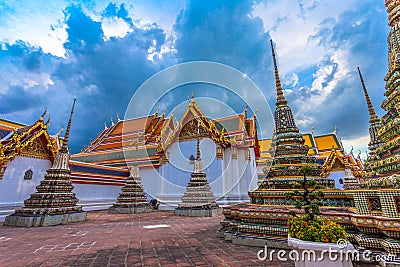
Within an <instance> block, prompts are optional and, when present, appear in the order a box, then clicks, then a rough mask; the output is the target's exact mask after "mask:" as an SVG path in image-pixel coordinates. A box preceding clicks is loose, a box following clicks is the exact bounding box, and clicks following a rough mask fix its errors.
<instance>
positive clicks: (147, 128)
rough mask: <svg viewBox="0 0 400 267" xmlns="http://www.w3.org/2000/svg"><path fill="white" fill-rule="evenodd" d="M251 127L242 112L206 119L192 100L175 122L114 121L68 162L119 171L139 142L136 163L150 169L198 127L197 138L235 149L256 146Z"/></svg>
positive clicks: (252, 121)
mask: <svg viewBox="0 0 400 267" xmlns="http://www.w3.org/2000/svg"><path fill="white" fill-rule="evenodd" d="M255 124H256V119H255V117H253V118H251V119H249V118H246V112H243V114H236V115H232V116H228V117H223V118H217V119H210V118H208V117H207V116H206V115H205V114H204V112H203V111H202V110H201V108H200V107H199V105H198V104H197V103H196V101H195V100H194V98H192V99H189V101H188V107H187V109H186V111H185V112H184V114H183V115H182V117H181V118H180V120H179V121H178V120H177V119H176V118H175V116H174V114H171V115H170V116H169V117H166V116H165V113H162V114H161V115H159V114H158V111H157V112H155V113H154V114H153V115H149V116H146V117H142V118H134V119H127V120H118V121H117V122H115V123H113V124H112V125H111V126H107V125H105V127H104V129H103V130H102V131H101V132H100V133H99V134H98V136H97V137H96V138H95V139H94V140H92V141H91V142H90V145H89V146H88V147H85V149H84V150H83V151H82V152H81V153H78V154H75V155H72V159H73V160H75V161H82V162H90V163H93V164H103V165H107V166H121V167H122V166H125V165H126V162H125V159H126V160H128V162H129V161H134V159H133V151H134V149H133V148H132V143H133V142H134V141H135V140H137V139H138V138H143V141H144V142H143V144H142V145H141V146H140V147H139V148H138V151H139V152H138V153H139V157H138V159H137V160H138V161H139V164H140V165H141V166H152V165H154V164H158V163H159V162H160V159H161V157H162V156H163V154H164V151H165V150H166V149H168V147H169V146H170V145H171V144H172V143H174V142H176V141H178V140H179V141H185V140H190V139H194V138H195V137H196V134H197V130H195V129H197V127H200V128H199V130H200V131H201V134H200V135H201V137H207V138H211V139H212V140H213V141H214V142H215V143H217V144H219V145H220V146H222V147H227V146H230V145H231V144H232V143H235V145H238V146H258V143H257V142H258V139H257V138H256V135H257V127H256V126H255ZM190 127H192V128H190ZM193 131H194V132H193Z"/></svg>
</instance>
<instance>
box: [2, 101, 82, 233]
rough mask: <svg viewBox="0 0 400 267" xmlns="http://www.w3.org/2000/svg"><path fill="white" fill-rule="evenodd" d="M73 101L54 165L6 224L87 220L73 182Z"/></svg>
mask: <svg viewBox="0 0 400 267" xmlns="http://www.w3.org/2000/svg"><path fill="white" fill-rule="evenodd" d="M74 107H75V99H74V103H73V105H72V109H71V114H70V117H69V121H68V126H67V129H66V131H65V136H64V140H63V144H62V147H61V149H60V150H59V151H58V153H57V155H56V157H55V159H54V162H53V165H52V166H51V168H50V169H48V170H47V173H46V175H45V176H44V180H42V181H41V182H40V185H38V186H37V187H36V189H37V192H36V193H33V194H31V197H30V198H29V199H27V200H25V202H24V204H25V205H24V207H22V208H19V209H16V210H15V213H14V214H12V215H10V216H7V217H6V219H5V222H4V224H5V225H8V226H21V227H36V226H50V225H57V224H67V223H72V222H80V221H85V220H86V212H85V211H83V210H82V207H81V206H78V205H77V203H78V201H79V199H77V198H76V196H75V193H73V192H72V189H73V188H74V186H73V185H72V184H71V179H70V178H71V169H70V166H69V158H70V153H69V150H68V139H69V133H70V129H71V122H72V114H73V113H74Z"/></svg>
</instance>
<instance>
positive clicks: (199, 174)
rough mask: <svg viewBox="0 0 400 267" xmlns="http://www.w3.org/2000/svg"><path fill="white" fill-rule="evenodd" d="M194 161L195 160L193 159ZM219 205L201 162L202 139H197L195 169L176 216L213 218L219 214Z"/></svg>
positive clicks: (176, 210)
mask: <svg viewBox="0 0 400 267" xmlns="http://www.w3.org/2000/svg"><path fill="white" fill-rule="evenodd" d="M192 160H194V159H192ZM218 211H219V208H218V204H217V203H216V202H215V197H214V195H213V193H212V192H211V187H210V185H209V184H208V180H207V175H206V173H205V172H204V170H203V162H202V160H201V152H200V139H199V137H198V138H197V156H196V159H195V160H194V168H193V172H192V174H191V177H190V181H189V183H188V185H187V187H186V192H185V193H184V195H183V197H182V203H179V205H178V207H177V208H176V209H175V215H178V216H189V217H212V216H216V215H217V214H218Z"/></svg>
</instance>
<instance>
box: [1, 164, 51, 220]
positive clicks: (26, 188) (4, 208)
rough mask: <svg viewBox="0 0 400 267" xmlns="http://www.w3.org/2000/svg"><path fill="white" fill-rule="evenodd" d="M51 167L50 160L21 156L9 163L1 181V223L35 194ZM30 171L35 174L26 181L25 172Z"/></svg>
mask: <svg viewBox="0 0 400 267" xmlns="http://www.w3.org/2000/svg"><path fill="white" fill-rule="evenodd" d="M50 167H51V162H50V160H44V159H36V158H28V157H21V156H16V157H15V158H14V159H13V160H12V161H10V162H8V163H7V168H6V170H5V172H4V176H3V179H2V180H0V221H2V220H4V217H5V216H6V215H9V214H11V213H13V212H14V210H15V208H16V207H19V206H22V205H23V203H24V200H25V199H27V198H29V197H30V195H31V194H32V193H35V191H36V186H38V185H39V184H40V181H41V180H43V178H44V175H45V174H46V170H47V169H48V168H50ZM29 169H30V170H32V172H33V174H32V179H31V180H24V175H25V172H26V171H27V170H29Z"/></svg>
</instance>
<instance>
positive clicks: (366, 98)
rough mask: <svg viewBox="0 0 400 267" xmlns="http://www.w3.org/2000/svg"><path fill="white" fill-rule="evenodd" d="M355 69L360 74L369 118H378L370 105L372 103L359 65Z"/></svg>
mask: <svg viewBox="0 0 400 267" xmlns="http://www.w3.org/2000/svg"><path fill="white" fill-rule="evenodd" d="M357 70H358V74H359V75H360V80H361V84H362V87H363V90H364V95H365V100H366V101H367V105H368V111H369V119H370V120H372V119H376V118H378V116H377V115H376V113H375V110H374V107H373V106H372V103H371V99H370V98H369V95H368V92H367V87H366V86H365V83H364V79H363V76H362V74H361V71H360V67H357Z"/></svg>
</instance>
